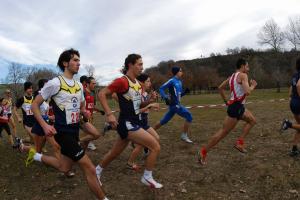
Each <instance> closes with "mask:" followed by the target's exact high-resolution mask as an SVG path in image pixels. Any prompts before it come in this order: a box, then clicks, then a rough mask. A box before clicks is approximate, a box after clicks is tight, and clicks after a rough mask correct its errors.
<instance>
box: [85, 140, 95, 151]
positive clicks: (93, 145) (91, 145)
mask: <svg viewBox="0 0 300 200" xmlns="http://www.w3.org/2000/svg"><path fill="white" fill-rule="evenodd" d="M87 148H88V149H89V150H92V151H95V150H96V149H97V147H96V146H95V144H94V143H92V142H89V144H88V146H87Z"/></svg>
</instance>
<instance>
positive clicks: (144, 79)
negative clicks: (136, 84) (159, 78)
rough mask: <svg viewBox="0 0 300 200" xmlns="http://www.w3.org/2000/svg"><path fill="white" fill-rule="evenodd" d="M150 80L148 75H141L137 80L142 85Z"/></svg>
mask: <svg viewBox="0 0 300 200" xmlns="http://www.w3.org/2000/svg"><path fill="white" fill-rule="evenodd" d="M148 78H149V75H148V74H141V75H139V76H138V77H137V78H136V79H137V80H138V81H140V82H142V83H144V82H145V81H146V80H147V79H148Z"/></svg>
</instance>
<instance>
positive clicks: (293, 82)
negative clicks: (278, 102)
mask: <svg viewBox="0 0 300 200" xmlns="http://www.w3.org/2000/svg"><path fill="white" fill-rule="evenodd" d="M299 79H300V72H297V73H295V74H294V75H293V77H292V80H291V86H292V98H294V99H299V94H298V91H297V82H298V80H299Z"/></svg>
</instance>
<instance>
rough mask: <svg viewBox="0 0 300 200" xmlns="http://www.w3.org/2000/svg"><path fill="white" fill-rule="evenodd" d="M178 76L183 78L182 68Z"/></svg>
mask: <svg viewBox="0 0 300 200" xmlns="http://www.w3.org/2000/svg"><path fill="white" fill-rule="evenodd" d="M176 76H178V78H181V77H182V76H183V71H182V69H181V68H180V70H179V72H178V73H177V74H176Z"/></svg>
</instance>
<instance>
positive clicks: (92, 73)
mask: <svg viewBox="0 0 300 200" xmlns="http://www.w3.org/2000/svg"><path fill="white" fill-rule="evenodd" d="M84 69H85V70H86V72H87V76H91V77H94V76H95V67H94V66H93V65H85V66H84Z"/></svg>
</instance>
